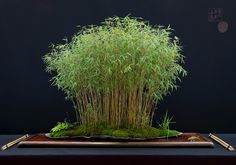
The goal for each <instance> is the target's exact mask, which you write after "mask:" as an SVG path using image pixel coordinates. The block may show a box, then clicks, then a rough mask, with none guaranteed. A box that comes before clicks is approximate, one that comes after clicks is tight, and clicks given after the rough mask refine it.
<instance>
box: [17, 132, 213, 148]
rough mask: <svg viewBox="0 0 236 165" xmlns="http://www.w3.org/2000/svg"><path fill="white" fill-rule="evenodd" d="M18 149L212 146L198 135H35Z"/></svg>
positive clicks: (21, 143)
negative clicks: (134, 138)
mask: <svg viewBox="0 0 236 165" xmlns="http://www.w3.org/2000/svg"><path fill="white" fill-rule="evenodd" d="M18 147H214V144H213V142H212V141H210V140H209V139H208V138H206V137H204V136H203V135H201V134H199V133H183V134H182V135H180V136H178V137H171V138H165V139H155V140H147V141H115V140H106V141H105V140H102V139H82V138H81V139H51V138H48V137H46V136H45V134H36V135H32V136H30V137H29V138H28V139H26V140H24V141H21V142H20V143H19V144H18Z"/></svg>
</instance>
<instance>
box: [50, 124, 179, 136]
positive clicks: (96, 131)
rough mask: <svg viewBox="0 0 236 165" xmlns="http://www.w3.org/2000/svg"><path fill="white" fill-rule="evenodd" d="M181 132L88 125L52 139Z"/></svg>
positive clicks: (72, 129)
mask: <svg viewBox="0 0 236 165" xmlns="http://www.w3.org/2000/svg"><path fill="white" fill-rule="evenodd" d="M179 133H180V132H178V131H176V130H166V129H161V128H154V127H148V128H144V129H127V128H122V129H112V128H111V127H105V126H104V125H102V124H100V125H99V126H98V127H97V128H94V127H93V126H87V125H79V126H74V127H73V128H69V129H67V130H66V129H64V130H59V131H55V132H51V136H52V137H60V136H97V135H107V136H114V137H131V138H152V137H163V136H165V137H168V136H177V135H178V134H179Z"/></svg>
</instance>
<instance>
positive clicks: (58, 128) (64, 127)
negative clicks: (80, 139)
mask: <svg viewBox="0 0 236 165" xmlns="http://www.w3.org/2000/svg"><path fill="white" fill-rule="evenodd" d="M70 128H73V124H71V123H69V122H67V121H64V122H58V123H57V125H56V126H55V127H53V128H52V129H51V132H59V131H62V130H68V129H70Z"/></svg>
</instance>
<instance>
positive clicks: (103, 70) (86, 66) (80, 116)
mask: <svg viewBox="0 0 236 165" xmlns="http://www.w3.org/2000/svg"><path fill="white" fill-rule="evenodd" d="M172 32H173V30H172V29H171V28H170V27H162V26H151V25H150V24H149V23H148V22H146V21H143V20H142V19H141V18H133V17H132V18H131V17H129V16H126V17H124V18H120V17H112V18H107V19H105V21H104V22H102V23H101V24H100V25H99V26H95V25H90V26H86V27H83V28H81V30H80V31H79V32H77V33H76V34H75V35H74V36H73V37H72V39H71V40H70V41H68V40H65V43H64V44H59V45H53V46H52V48H51V51H50V52H49V53H48V54H46V55H45V56H44V57H43V60H44V62H45V63H46V65H47V67H46V70H47V71H48V72H49V73H51V74H52V75H53V77H52V79H51V81H52V85H54V86H56V87H57V88H58V89H59V90H61V91H63V92H64V93H65V95H66V99H69V100H71V101H72V102H73V104H74V109H75V115H76V119H77V121H76V122H74V123H70V122H66V121H65V122H59V123H58V124H57V125H56V126H55V127H54V128H52V130H51V132H50V136H51V137H61V136H111V137H130V138H152V137H161V136H171V135H178V134H179V132H178V131H176V130H171V129H169V124H170V123H171V118H170V117H168V115H166V116H165V117H164V119H163V121H162V123H161V124H160V125H159V127H157V128H155V127H153V126H152V123H153V122H152V121H153V117H154V113H155V106H156V105H157V104H158V103H159V102H160V101H161V100H162V99H163V97H164V96H165V95H166V94H168V93H169V92H171V91H172V90H173V89H176V87H177V85H176V83H177V81H178V80H180V78H181V77H183V76H185V75H186V71H185V70H184V69H183V68H182V66H181V65H180V64H181V63H183V58H184V56H183V55H182V54H181V46H180V44H179V40H178V38H177V37H173V35H172Z"/></svg>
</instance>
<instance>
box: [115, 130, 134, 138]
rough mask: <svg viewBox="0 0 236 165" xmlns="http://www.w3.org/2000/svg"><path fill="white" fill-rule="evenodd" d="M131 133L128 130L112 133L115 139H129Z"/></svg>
mask: <svg viewBox="0 0 236 165" xmlns="http://www.w3.org/2000/svg"><path fill="white" fill-rule="evenodd" d="M129 135H130V134H129V132H128V131H127V130H122V129H118V130H115V131H113V132H112V136H115V137H129Z"/></svg>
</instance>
